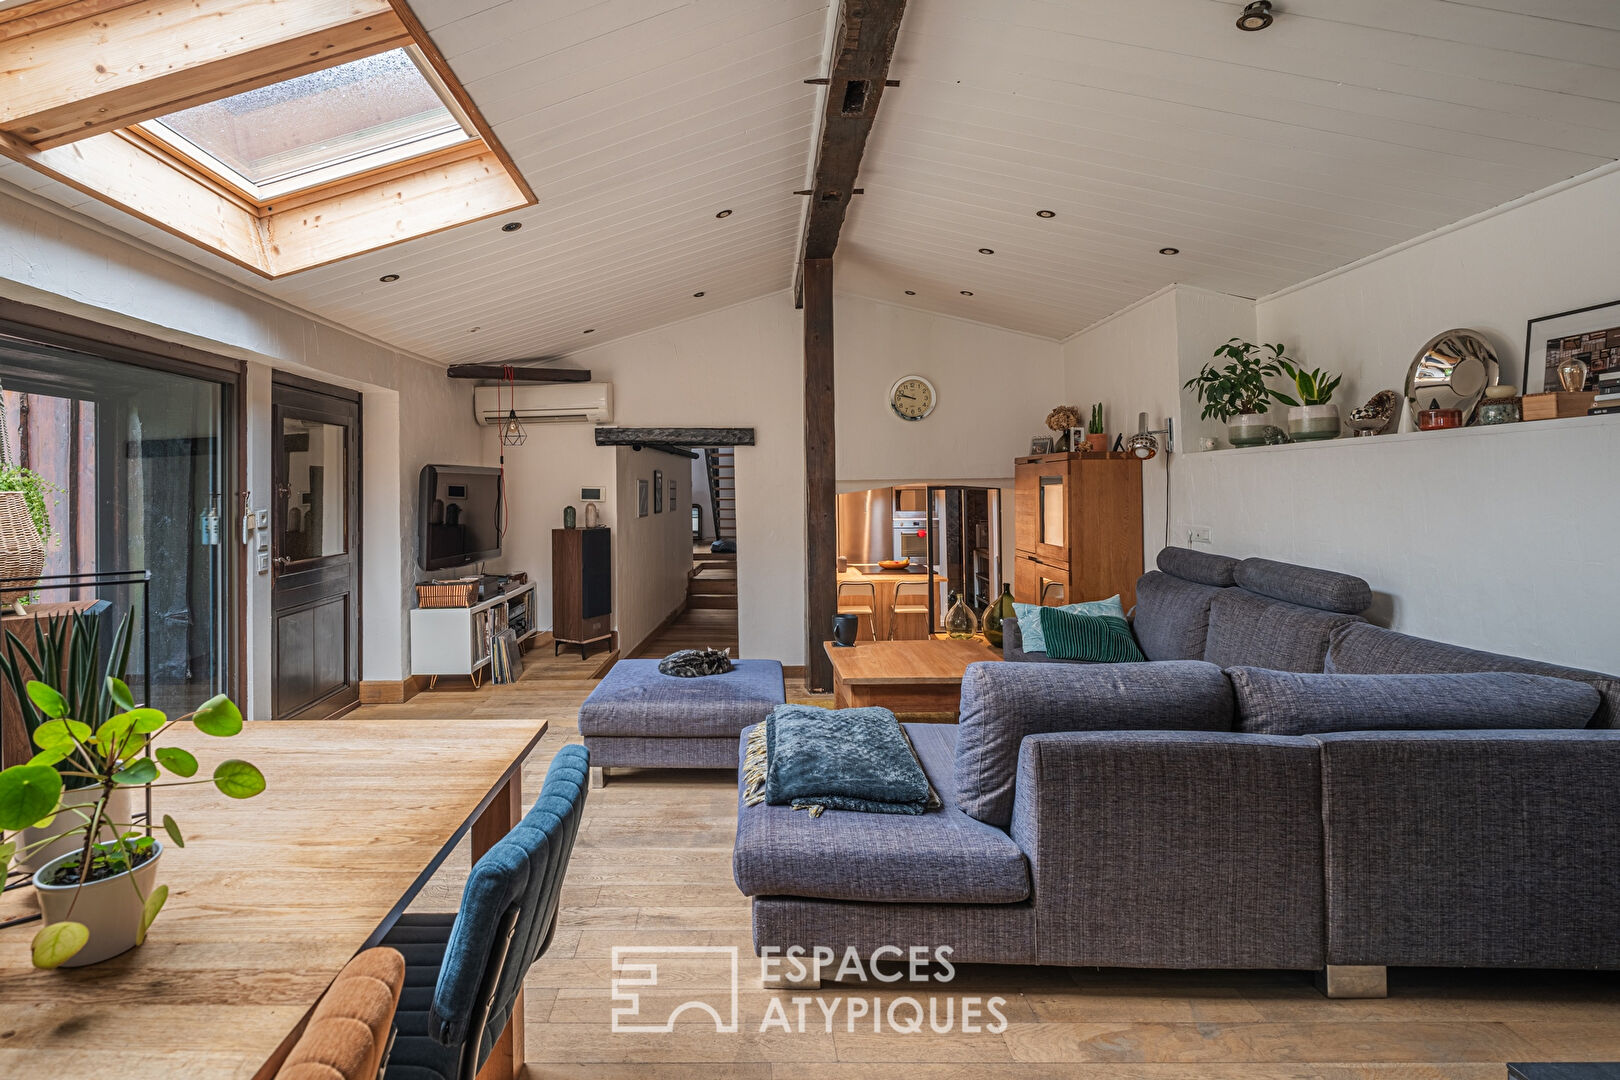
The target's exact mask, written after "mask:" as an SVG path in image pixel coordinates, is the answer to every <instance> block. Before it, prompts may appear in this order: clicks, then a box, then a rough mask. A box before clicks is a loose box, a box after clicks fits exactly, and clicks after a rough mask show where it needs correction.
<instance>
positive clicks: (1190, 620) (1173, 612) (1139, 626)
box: [1131, 552, 1227, 660]
mask: <svg viewBox="0 0 1620 1080" xmlns="http://www.w3.org/2000/svg"><path fill="white" fill-rule="evenodd" d="M1194 554H1198V553H1197V552H1195V553H1194ZM1225 591H1227V590H1225V589H1222V588H1219V587H1217V586H1214V585H1204V584H1199V583H1197V582H1193V581H1186V580H1183V579H1182V578H1181V577H1179V576H1177V575H1174V574H1168V573H1160V572H1158V571H1157V570H1154V571H1152V572H1150V573H1147V574H1143V575H1142V577H1140V578H1139V579H1137V582H1136V611H1135V613H1134V621H1133V623H1132V626H1131V629H1132V631H1133V632H1134V633H1135V634H1136V643H1137V644H1138V645H1140V646H1141V648H1142V655H1144V656H1146V657H1147V658H1148V659H1149V660H1202V659H1203V658H1204V647H1205V645H1206V644H1207V642H1208V640H1209V606H1210V603H1211V602H1212V601H1214V599H1215V598H1216V597H1217V596H1219V595H1221V593H1223V592H1225Z"/></svg>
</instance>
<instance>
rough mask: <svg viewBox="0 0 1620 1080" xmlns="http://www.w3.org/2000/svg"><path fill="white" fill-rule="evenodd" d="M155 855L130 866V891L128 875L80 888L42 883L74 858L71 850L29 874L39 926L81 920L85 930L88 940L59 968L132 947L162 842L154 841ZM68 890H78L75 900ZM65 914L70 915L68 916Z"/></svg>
mask: <svg viewBox="0 0 1620 1080" xmlns="http://www.w3.org/2000/svg"><path fill="white" fill-rule="evenodd" d="M156 851H157V854H155V855H153V856H152V857H151V858H150V859H147V860H146V861H145V862H143V863H142V864H141V865H139V866H137V867H136V868H135V871H134V874H135V884H137V885H139V886H140V887H141V891H140V892H139V893H136V891H135V888H134V886H132V885H131V884H130V881H129V878H130V875H129V874H128V873H123V874H117V875H115V876H113V877H110V878H103V879H102V880H100V881H92V882H90V884H88V885H85V886H82V887H81V886H78V885H46V884H45V879H46V878H48V877H49V876H50V875H51V873H52V871H54V870H55V869H56V868H57V867H58V866H59V865H61V864H62V863H64V862H66V861H67V860H69V859H71V858H73V857H74V855H73V853H72V852H69V853H68V854H66V855H63V856H61V857H59V858H56V859H52V860H51V861H50V862H48V863H46V864H45V865H44V866H42V867H40V868H39V870H38V872H36V873H35V874H34V895H35V896H37V897H39V910H40V914H42V915H43V916H44V917H45V925H46V926H51V925H53V924H55V923H59V922H69V921H71V922H76V923H82V924H84V926H85V928H86V929H88V930H89V931H90V940H89V942H88V943H86V944H85V947H84V948H83V949H80V950H79V952H78V953H77V954H75V955H74V956H72V957H70V958H69V959H68V960H66V961H64V962H63V964H62V966H63V967H84V966H85V965H87V964H99V963H100V962H101V961H103V960H107V959H110V958H112V957H114V956H117V955H118V954H119V953H123V952H128V951H129V950H130V949H133V948H134V947H135V937H136V935H138V934H139V933H140V930H141V911H142V908H143V907H144V902H143V901H142V899H141V898H142V897H145V896H151V895H152V890H153V888H155V887H156V886H157V868H158V863H159V862H160V861H161V860H162V858H163V843H162V841H157V842H156ZM74 893H78V897H77V899H75V897H74ZM69 912H71V914H69Z"/></svg>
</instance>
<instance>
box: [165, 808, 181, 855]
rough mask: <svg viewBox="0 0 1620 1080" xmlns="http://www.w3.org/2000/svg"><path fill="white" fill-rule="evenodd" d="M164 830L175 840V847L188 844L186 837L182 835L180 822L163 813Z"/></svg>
mask: <svg viewBox="0 0 1620 1080" xmlns="http://www.w3.org/2000/svg"><path fill="white" fill-rule="evenodd" d="M163 831H164V832H166V833H168V834H169V839H170V840H173V841H174V846H175V847H181V848H183V847H185V846H186V841H185V837H183V836H181V835H180V823H179V822H177V821H175V820H174V818H172V817H170V816H169V815H168V814H164V815H163Z"/></svg>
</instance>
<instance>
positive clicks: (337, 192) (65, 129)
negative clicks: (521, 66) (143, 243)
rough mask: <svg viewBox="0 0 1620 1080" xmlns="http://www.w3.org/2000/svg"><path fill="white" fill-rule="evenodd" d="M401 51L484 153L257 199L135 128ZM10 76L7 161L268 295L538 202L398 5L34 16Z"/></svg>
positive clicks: (433, 159)
mask: <svg viewBox="0 0 1620 1080" xmlns="http://www.w3.org/2000/svg"><path fill="white" fill-rule="evenodd" d="M407 47H411V48H414V49H415V50H416V51H417V57H418V60H419V63H421V64H424V65H426V66H427V67H428V68H430V69H431V71H432V73H433V75H434V76H436V78H433V79H430V82H436V83H437V87H436V88H442V90H443V91H444V92H446V93H447V94H448V99H447V101H446V104H447V105H448V106H450V109H451V112H452V113H453V114H454V115H455V116H456V118H457V119H458V120H460V121H462V122H463V125H464V127H466V128H467V130H469V131H474V132H476V136H477V137H476V138H473V139H469V140H467V141H465V142H461V143H458V144H456V145H452V146H448V147H443V148H441V149H436V150H433V151H430V152H427V153H423V154H420V155H416V156H412V157H409V158H406V159H404V160H400V161H391V162H386V163H384V164H381V165H379V166H378V167H376V168H371V169H368V170H366V171H363V172H360V173H356V174H353V175H342V176H338V177H336V178H335V179H332V180H330V181H328V182H325V183H318V184H312V185H309V186H306V187H301V188H299V189H298V190H295V191H290V192H287V193H285V194H280V193H278V194H277V195H276V196H275V197H274V198H266V199H258V198H254V197H253V195H252V193H250V192H249V191H246V190H244V189H243V188H242V187H241V186H240V185H236V184H232V183H231V182H230V181H229V179H228V178H227V177H226V176H224V175H221V174H219V173H218V172H216V171H213V170H210V169H209V168H208V167H207V165H206V163H205V162H204V161H202V160H195V159H192V158H189V157H187V156H186V155H184V154H182V153H180V152H178V151H177V150H176V148H175V147H174V146H173V145H171V144H170V143H169V142H168V141H167V140H163V139H160V138H158V137H156V136H154V135H153V134H152V133H151V132H150V131H147V130H145V129H143V128H141V127H138V126H137V125H139V124H141V123H143V122H144V121H148V120H152V119H155V118H158V117H162V116H165V115H168V114H171V113H174V112H177V111H179V110H182V109H186V108H190V107H192V106H194V105H199V104H202V103H204V102H208V101H215V100H219V99H222V98H227V97H231V96H233V95H235V94H238V93H242V92H244V91H247V90H251V89H256V88H258V87H263V86H268V85H271V84H273V83H278V82H282V81H285V80H288V79H292V78H295V77H297V76H299V75H305V74H308V73H310V72H312V71H319V70H322V69H324V68H329V67H334V66H337V65H339V64H343V63H347V62H349V61H351V60H357V59H360V58H363V57H366V56H371V55H375V54H377V53H381V52H387V51H390V50H394V49H400V48H407ZM0 72H3V73H5V78H6V81H7V84H8V93H7V94H6V96H5V100H0V154H4V155H5V156H7V157H10V158H13V159H15V160H17V161H20V162H22V163H23V164H26V165H28V166H29V167H31V168H33V169H36V170H38V171H39V172H42V173H44V174H45V175H47V176H50V177H51V178H52V179H55V180H58V181H60V182H62V183H65V184H67V185H69V186H71V187H73V188H76V189H77V190H79V191H82V192H84V193H85V194H87V195H90V196H93V197H94V198H97V199H100V200H102V201H103V202H106V203H109V204H111V205H113V206H116V207H118V208H119V209H122V210H124V211H126V212H128V213H130V214H132V215H134V216H135V217H137V218H140V219H141V220H143V221H146V222H148V223H150V224H152V225H155V226H157V227H158V228H161V229H164V230H165V231H167V232H170V233H173V234H174V235H176V236H179V237H181V238H183V239H185V240H188V241H190V242H192V243H195V244H197V245H199V246H200V247H203V248H205V249H207V250H209V251H212V252H214V253H215V254H217V255H219V256H221V257H223V258H225V259H228V260H230V261H231V262H233V263H236V264H237V265H238V266H242V267H244V268H246V269H248V270H251V271H253V272H254V273H256V274H260V275H262V276H264V277H267V278H275V277H281V276H283V275H286V274H292V273H296V272H298V271H300V270H307V269H310V268H311V267H315V266H322V265H325V264H327V263H331V262H335V261H337V260H339V259H345V258H349V257H351V256H353V255H358V254H361V253H363V252H367V251H375V250H377V249H379V248H383V247H387V246H390V245H392V244H397V243H401V242H403V241H405V240H411V239H415V238H416V237H420V236H426V235H428V234H430V233H434V232H439V231H441V230H444V229H449V228H453V227H455V226H457V225H461V224H465V223H467V222H470V221H477V220H479V219H482V218H487V217H491V216H494V215H496V214H502V213H507V212H510V211H512V210H516V209H519V208H521V207H524V206H530V205H533V204H534V202H535V201H536V200H535V196H534V192H533V191H532V190H531V189H530V188H529V186H528V184H527V183H525V181H524V180H523V178H522V176H521V175H520V174H519V173H518V172H517V169H516V168H515V166H514V165H513V164H512V161H511V159H510V157H509V156H508V155H507V154H506V152H505V150H504V149H503V148H502V147H501V146H500V144H499V142H498V141H497V140H496V139H495V136H494V133H493V132H492V131H491V130H490V128H489V126H488V124H487V123H486V122H485V121H484V119H483V118H482V117H481V116H480V115H479V114H478V112H477V109H476V108H475V107H474V106H473V104H472V101H471V99H470V98H469V97H468V96H467V93H466V91H465V90H463V89H462V88H461V86H460V84H459V83H457V82H456V79H455V76H454V74H453V73H452V72H451V71H450V68H449V66H448V65H447V64H446V63H445V61H444V58H443V56H441V55H440V54H439V52H438V51H437V49H435V48H434V47H433V44H432V42H431V41H430V40H429V38H428V36H427V33H426V31H425V30H424V29H423V28H422V26H421V24H420V23H419V22H418V21H417V20H416V18H415V16H414V15H413V14H412V13H411V11H410V9H409V8H408V7H407V6H406V5H405V3H404V0H277V2H275V3H266V2H264V0H190V2H189V3H186V4H183V5H176V4H172V3H168V2H165V0H33V2H32V3H29V4H24V5H22V6H20V7H15V8H10V9H6V10H4V11H0Z"/></svg>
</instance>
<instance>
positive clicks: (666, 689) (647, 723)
mask: <svg viewBox="0 0 1620 1080" xmlns="http://www.w3.org/2000/svg"><path fill="white" fill-rule="evenodd" d="M733 663H734V667H733V669H732V670H731V671H728V672H726V673H725V674H724V675H703V676H699V677H698V678H695V679H678V678H675V677H674V676H673V675H665V674H663V673H662V672H660V671H659V670H658V661H657V660H620V661H619V662H618V663H617V664H614V665H613V670H611V671H609V672H608V673H607V675H606V676H605V677H604V678H603V679H602V681H601V683H600V684H599V685H598V686H597V687H596V689H595V690H592V691H591V696H590V697H588V698H586V699H585V703H584V704H583V705H581V706H580V707H579V733H580V734H581V735H583V736H584V737H585V746H586V748H587V749H589V750H590V752H591V785H592V786H593V787H601V786H602V784H603V783H604V782H605V781H606V779H607V770H608V769H610V768H613V767H615V766H620V767H626V766H628V767H636V768H643V769H735V768H736V767H737V737H738V736H739V735H741V734H742V730H743V729H744V728H746V727H752V726H753V725H754V724H757V723H759V722H760V721H761V720H763V719H765V717H766V715H767V714H768V713H769V712H770V711H771V710H772V709H774V708H775V707H776V706H778V705H780V704H782V702H783V701H784V700H786V696H787V693H786V690H787V688H786V686H785V684H784V683H783V681H782V665H781V664H780V663H778V662H777V661H775V660H737V661H734V662H733Z"/></svg>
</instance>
